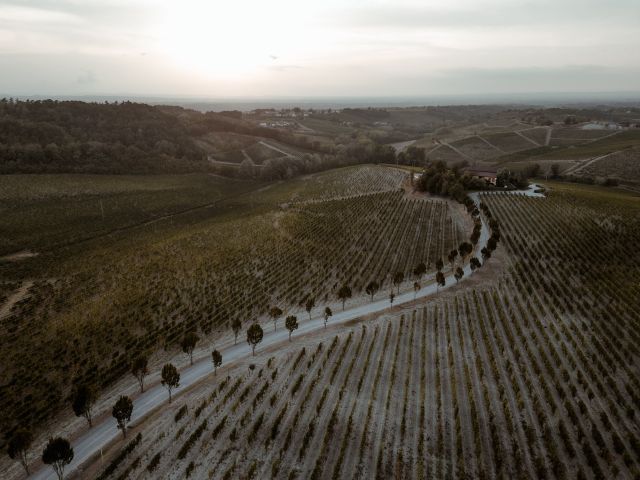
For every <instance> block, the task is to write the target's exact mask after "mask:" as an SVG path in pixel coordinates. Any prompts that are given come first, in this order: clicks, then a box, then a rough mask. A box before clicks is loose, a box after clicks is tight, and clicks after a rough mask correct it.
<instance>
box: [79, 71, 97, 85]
mask: <svg viewBox="0 0 640 480" xmlns="http://www.w3.org/2000/svg"><path fill="white" fill-rule="evenodd" d="M77 81H78V83H79V84H80V85H89V84H91V83H96V81H97V80H96V77H95V75H94V74H93V72H92V71H91V70H85V71H84V72H82V73H81V74H80V75H78V80H77Z"/></svg>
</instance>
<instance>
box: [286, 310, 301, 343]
mask: <svg viewBox="0 0 640 480" xmlns="http://www.w3.org/2000/svg"><path fill="white" fill-rule="evenodd" d="M285 326H286V327H287V330H289V341H291V334H292V333H293V331H294V330H296V329H297V328H298V318H297V317H296V316H295V315H289V316H288V317H287V319H286V321H285Z"/></svg>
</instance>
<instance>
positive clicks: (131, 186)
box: [0, 174, 260, 256]
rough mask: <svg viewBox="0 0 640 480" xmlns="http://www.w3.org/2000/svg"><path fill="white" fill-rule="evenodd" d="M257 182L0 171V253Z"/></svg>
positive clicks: (96, 230)
mask: <svg viewBox="0 0 640 480" xmlns="http://www.w3.org/2000/svg"><path fill="white" fill-rule="evenodd" d="M259 186H260V184H259V183H257V182H253V181H240V180H234V179H227V178H221V177H217V176H213V175H206V174H191V175H149V176H126V175H117V176H116V175H5V176H0V256H2V255H5V254H9V253H13V252H16V251H20V250H25V249H31V250H34V251H36V252H38V251H41V250H49V249H51V248H53V247H56V246H61V245H65V244H70V243H74V242H76V241H79V240H83V239H87V238H91V237H93V236H97V235H101V234H105V233H108V232H111V231H113V230H117V229H120V228H124V227H127V226H131V225H136V224H139V223H141V222H145V221H150V220H153V219H157V218H160V217H163V216H166V215H171V214H173V213H176V212H181V211H185V210H188V209H192V208H195V207H199V206H203V205H207V204H211V203H213V202H215V201H218V200H220V199H221V198H223V197H228V196H230V195H233V194H237V193H242V192H245V191H249V190H251V189H256V188H258V187H259Z"/></svg>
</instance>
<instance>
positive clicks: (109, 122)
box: [0, 100, 207, 173]
mask: <svg viewBox="0 0 640 480" xmlns="http://www.w3.org/2000/svg"><path fill="white" fill-rule="evenodd" d="M206 169H207V161H206V155H205V154H204V152H203V151H202V149H200V148H199V147H198V146H197V145H196V144H195V143H194V141H193V139H192V138H191V137H190V135H189V132H188V129H187V127H186V126H185V125H184V124H183V123H182V122H180V121H179V119H178V118H177V117H176V116H174V115H170V114H168V113H166V112H164V111H162V110H161V109H159V108H157V107H151V106H149V105H144V104H137V103H129V102H124V103H111V104H108V103H104V104H98V103H84V102H77V101H63V102H60V101H53V100H44V101H24V102H23V101H16V102H14V101H7V100H2V101H0V173H42V172H48V173H58V172H76V173H167V172H193V171H201V170H206Z"/></svg>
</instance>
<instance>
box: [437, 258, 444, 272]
mask: <svg viewBox="0 0 640 480" xmlns="http://www.w3.org/2000/svg"><path fill="white" fill-rule="evenodd" d="M442 267H444V262H443V261H442V259H441V258H439V259H437V260H436V270H438V271H440V270H442Z"/></svg>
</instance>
